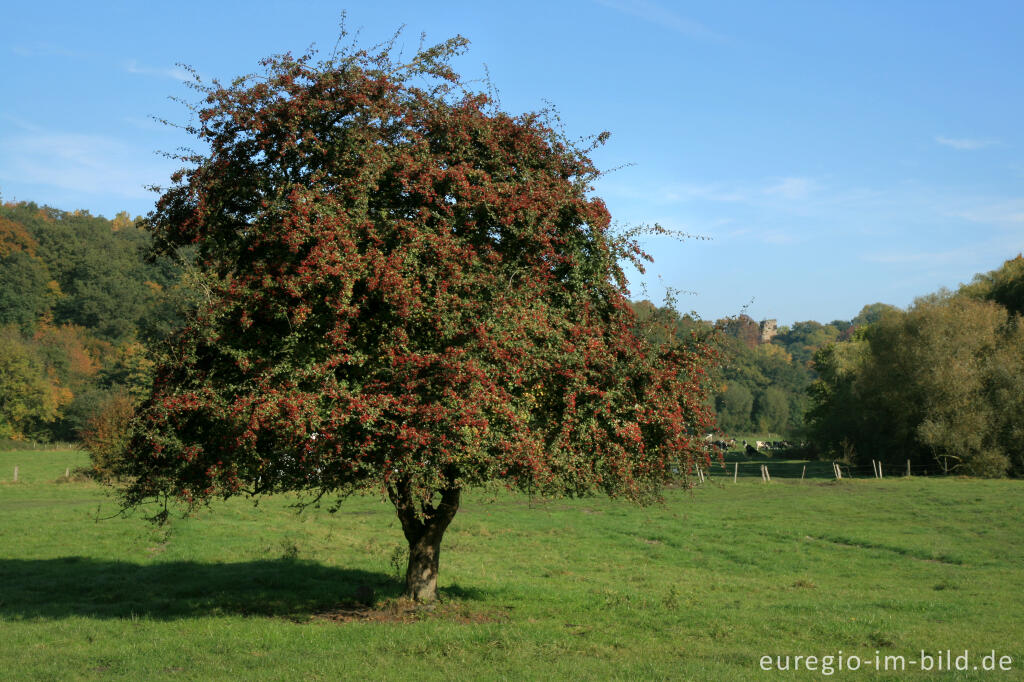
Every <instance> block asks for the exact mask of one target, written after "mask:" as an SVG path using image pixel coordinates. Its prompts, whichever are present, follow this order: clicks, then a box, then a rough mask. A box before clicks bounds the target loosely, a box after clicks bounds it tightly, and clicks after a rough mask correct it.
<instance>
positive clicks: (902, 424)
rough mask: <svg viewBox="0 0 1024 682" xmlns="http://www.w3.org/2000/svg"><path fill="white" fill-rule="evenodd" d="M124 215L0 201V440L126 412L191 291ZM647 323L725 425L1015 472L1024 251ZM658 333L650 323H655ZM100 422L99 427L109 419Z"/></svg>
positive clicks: (75, 430)
mask: <svg viewBox="0 0 1024 682" xmlns="http://www.w3.org/2000/svg"><path fill="white" fill-rule="evenodd" d="M149 254H150V236H149V234H148V233H147V232H146V231H145V230H144V229H142V228H141V227H140V226H139V221H138V220H137V219H132V218H131V217H130V216H128V214H127V213H121V214H118V215H117V216H115V217H114V219H112V220H108V219H106V218H103V217H99V216H93V215H90V214H89V213H88V212H86V211H73V212H66V211H61V210H57V209H54V208H50V207H46V206H38V205H36V204H34V203H31V202H18V203H11V202H8V203H5V204H3V205H2V206H0V440H2V439H14V440H20V439H32V440H38V441H56V440H60V441H72V440H77V439H79V438H80V437H81V434H82V432H83V429H85V428H86V427H87V426H88V425H90V424H91V425H92V427H93V432H94V434H95V432H96V431H97V428H98V429H99V431H101V432H102V431H103V424H104V423H105V421H104V420H106V422H110V421H113V422H117V421H118V420H121V421H123V420H124V419H127V417H128V415H130V413H131V405H132V404H134V403H136V402H137V401H138V400H140V399H141V398H143V397H144V396H145V395H146V394H147V393H148V390H149V385H150V382H151V380H152V375H151V367H152V365H151V361H150V360H149V357H148V355H147V350H146V348H147V346H151V345H152V344H154V343H157V342H158V341H159V340H160V339H162V338H164V337H165V336H166V335H167V334H168V333H169V332H170V331H171V330H173V329H175V328H177V327H178V326H180V325H181V324H182V322H183V320H184V319H185V315H186V314H187V311H188V310H189V309H190V308H191V307H192V306H194V305H195V302H196V301H197V300H198V297H199V296H200V292H201V290H202V289H201V287H200V286H199V285H198V281H197V279H196V275H195V272H194V270H193V269H192V268H190V267H189V262H190V260H189V257H188V254H187V253H180V254H179V255H178V257H177V258H174V259H170V258H166V257H161V258H152V257H150V255H149ZM633 307H634V310H635V311H636V312H637V314H638V316H639V317H641V318H643V319H650V318H652V317H655V318H659V319H660V320H661V321H662V322H663V323H664V324H662V325H660V326H659V325H655V326H653V327H651V328H652V329H655V330H657V329H659V328H660V329H663V330H664V331H665V333H676V334H683V335H690V334H696V335H699V336H700V337H702V338H704V339H707V340H711V341H713V343H714V344H715V346H716V347H717V349H718V358H719V366H718V368H717V369H716V370H715V372H716V375H715V386H716V390H715V391H714V393H713V396H712V400H713V402H714V404H713V408H714V411H715V413H716V415H717V418H718V425H719V428H720V429H721V431H723V432H724V433H725V434H728V435H747V434H755V433H758V434H777V435H778V437H779V438H790V439H800V440H809V441H811V442H812V443H813V445H814V447H815V448H816V449H817V451H818V452H819V453H820V454H821V455H822V456H829V457H841V458H845V459H847V460H849V461H851V462H854V463H859V462H860V460H862V459H863V460H865V461H866V460H869V459H880V460H882V461H884V462H886V463H888V464H889V465H891V466H902V465H903V464H904V463H905V462H906V461H907V460H910V461H911V462H912V463H913V464H914V465H915V466H920V465H930V466H933V467H935V468H936V469H938V470H945V471H949V472H962V473H966V474H975V475H995V476H999V475H1006V474H1011V475H1016V476H1019V475H1022V474H1024V328H1022V326H1021V324H1020V316H1021V314H1022V311H1024V259H1022V258H1021V257H1020V256H1018V257H1017V258H1015V259H1012V260H1009V261H1007V262H1006V263H1005V264H1004V265H1003V266H1002V267H1001V268H1000V269H998V270H995V271H993V272H989V273H985V274H980V275H977V276H976V277H975V278H974V280H973V281H972V282H971V283H970V284H967V285H964V286H962V287H960V289H958V290H957V291H955V292H949V291H941V292H938V293H935V294H931V295H927V296H924V297H922V298H920V299H918V300H917V301H915V303H914V304H913V305H912V306H910V307H909V308H908V309H907V310H901V309H899V308H896V307H894V306H890V305H886V304H883V303H874V304H871V305H867V306H865V307H864V308H863V309H862V310H861V311H860V313H859V314H858V315H857V316H856V317H854V318H853V319H850V320H832V321H831V322H828V323H820V322H815V321H813V320H809V321H805V322H797V323H795V324H793V325H791V326H782V327H779V328H778V330H777V333H776V334H774V335H773V336H771V338H770V339H769V338H765V337H764V336H762V329H761V325H760V324H759V322H758V321H756V320H753V319H752V318H750V317H749V316H747V315H745V314H741V315H738V316H735V317H730V318H724V319H721V320H717V321H715V322H710V321H704V320H698V319H695V318H693V317H691V316H686V315H679V314H678V313H676V312H675V311H674V310H673V309H672V308H671V307H665V306H660V307H659V306H656V305H655V304H653V303H651V302H650V301H640V302H636V303H634V304H633ZM654 333H657V332H654ZM111 429H113V430H114V431H116V429H114V428H113V427H111Z"/></svg>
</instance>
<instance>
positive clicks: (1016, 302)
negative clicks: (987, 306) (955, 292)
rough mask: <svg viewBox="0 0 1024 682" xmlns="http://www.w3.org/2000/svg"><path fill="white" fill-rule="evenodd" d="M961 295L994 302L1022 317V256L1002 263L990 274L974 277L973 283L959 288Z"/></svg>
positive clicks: (1023, 298) (1023, 310)
mask: <svg viewBox="0 0 1024 682" xmlns="http://www.w3.org/2000/svg"><path fill="white" fill-rule="evenodd" d="M959 293H961V294H962V295H965V296H969V297H971V298H979V299H983V300H987V301H995V302H996V303H998V304H999V305H1001V306H1003V307H1005V308H1006V309H1007V310H1010V311H1011V312H1014V313H1016V314H1018V315H1024V256H1021V254H1017V257H1016V258H1011V259H1010V260H1008V261H1006V262H1005V263H1003V265H1002V266H1001V267H1000V268H998V269H996V270H992V271H991V272H986V273H984V274H979V275H975V276H974V281H972V282H971V283H970V284H967V285H964V286H963V287H961V288H960V292H959Z"/></svg>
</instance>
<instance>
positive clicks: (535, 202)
mask: <svg viewBox="0 0 1024 682" xmlns="http://www.w3.org/2000/svg"><path fill="white" fill-rule="evenodd" d="M465 44H466V41H465V40H463V39H461V38H455V39H452V40H449V41H447V42H445V43H442V44H439V45H437V46H435V47H432V48H429V49H422V50H420V51H419V52H418V53H417V54H416V55H415V56H414V57H413V58H411V59H409V60H408V61H407V62H406V63H404V64H399V63H396V62H395V61H394V60H393V59H392V57H391V52H390V50H389V48H386V47H385V48H382V49H381V50H380V51H379V52H378V51H365V50H359V49H356V48H351V49H349V50H347V51H344V52H342V53H341V54H336V55H334V56H333V57H331V58H330V59H328V60H326V61H320V62H317V61H316V60H315V59H314V57H313V55H311V54H307V55H305V56H302V57H299V58H293V57H291V56H288V55H286V56H278V57H273V58H269V59H266V60H264V61H263V62H262V64H263V66H264V68H265V73H264V74H263V75H261V76H260V77H250V78H243V79H239V80H236V81H234V82H233V83H232V84H231V85H221V84H219V83H217V82H214V83H213V84H211V85H199V86H198V87H199V88H200V90H201V91H202V93H203V96H204V99H203V101H202V103H201V105H200V106H199V107H197V113H198V119H197V120H198V123H197V127H195V128H193V129H192V132H193V133H194V134H195V135H196V136H197V137H198V138H199V140H200V141H201V143H202V144H203V145H204V147H208V148H209V153H208V154H206V155H203V156H194V157H190V158H188V159H187V162H188V165H187V166H186V168H184V169H183V170H181V171H179V172H178V173H177V174H176V175H175V176H174V178H173V180H174V183H175V184H174V185H173V186H172V187H170V188H169V189H167V190H166V191H165V192H164V193H163V195H162V196H161V198H160V200H159V202H158V204H157V208H156V210H155V211H154V212H153V213H152V214H150V215H149V216H148V218H147V222H148V226H149V228H150V229H151V230H152V232H153V234H154V235H155V237H156V243H157V245H158V248H159V249H162V250H165V251H169V250H173V249H176V248H179V247H180V246H182V245H194V248H195V250H196V263H197V267H198V268H200V269H201V271H202V273H204V279H203V286H204V287H205V298H204V300H203V302H202V303H201V305H200V307H199V310H198V312H196V313H195V314H194V316H193V317H192V319H191V320H190V322H189V323H188V324H187V326H186V327H185V328H184V329H183V330H182V331H181V332H180V333H179V334H177V335H176V336H175V337H174V338H173V339H172V341H171V342H170V343H169V344H167V345H166V346H164V347H163V351H162V357H160V358H159V361H158V363H157V367H156V379H155V384H154V389H153V393H152V395H151V396H150V397H149V398H148V399H147V400H146V401H145V402H144V403H143V404H142V405H141V406H140V409H139V411H138V416H137V417H136V419H135V421H134V434H133V436H132V438H131V442H130V446H129V453H130V454H129V457H128V458H127V459H126V460H125V466H124V468H123V470H122V471H121V472H119V473H121V474H122V475H123V476H124V477H125V480H127V481H130V484H129V485H127V486H126V487H125V488H123V490H122V495H123V502H124V503H125V505H126V506H127V507H132V506H138V505H140V504H143V503H145V502H147V501H151V500H153V499H158V500H163V501H164V502H165V503H166V501H168V500H174V499H178V500H181V501H183V502H184V503H185V504H186V505H187V506H188V508H193V507H195V506H196V505H200V504H203V503H207V502H209V501H210V500H211V499H212V498H216V497H220V498H228V497H231V496H233V495H239V494H249V495H261V494H266V493H276V492H283V491H306V492H308V493H309V494H310V495H312V496H314V497H315V498H317V499H319V498H320V496H322V495H325V494H331V495H334V494H337V495H338V496H339V500H340V499H341V498H343V497H344V496H345V495H346V494H349V493H352V492H354V491H358V490H371V491H373V490H376V491H380V492H381V493H383V494H386V495H387V496H388V498H389V499H390V500H391V502H392V503H393V504H394V506H395V509H396V510H397V513H398V517H399V519H400V521H401V525H402V529H403V531H404V533H405V537H406V538H407V540H408V543H409V565H408V571H407V574H406V589H407V593H408V595H409V596H410V597H412V598H415V599H417V600H431V599H434V598H435V594H436V580H437V568H438V557H439V551H440V544H441V539H442V536H443V534H444V532H445V529H446V528H447V527H448V525H449V523H450V522H451V521H452V518H453V517H454V516H455V513H456V511H457V510H458V508H459V501H460V496H461V493H462V491H463V490H464V489H466V488H467V487H471V486H482V485H486V484H489V483H492V482H500V483H504V484H505V485H507V486H508V487H510V488H513V489H519V490H523V491H528V492H530V493H531V494H550V495H586V494H590V493H594V492H604V493H607V494H608V495H612V496H621V497H625V498H629V499H633V500H638V501H643V500H649V499H652V498H656V497H657V495H658V492H659V490H660V488H661V486H663V485H664V484H665V483H667V482H670V481H678V480H680V479H682V478H684V477H685V476H686V475H687V472H689V471H690V470H691V467H692V466H693V464H694V461H695V458H700V457H707V454H706V451H705V449H704V446H703V445H702V440H701V436H702V435H703V434H704V432H705V430H706V429H707V428H709V426H710V425H709V421H710V419H709V415H708V413H707V412H706V410H705V409H704V408H703V407H702V404H703V397H704V391H705V385H704V378H703V377H704V375H703V372H704V366H705V364H706V362H707V361H708V355H709V353H708V351H707V349H706V348H705V347H704V346H703V345H701V344H700V343H699V342H697V341H695V340H691V341H685V340H684V341H679V342H675V343H663V344H661V345H660V346H658V347H655V346H654V345H653V344H650V343H648V342H646V341H644V339H643V338H642V337H641V336H640V335H638V334H637V333H636V332H635V325H636V324H637V319H636V316H635V315H634V313H633V311H632V310H631V308H630V306H629V302H628V300H627V298H626V293H627V290H626V281H625V278H624V276H623V272H622V270H621V269H620V260H621V259H623V258H626V257H628V258H632V259H633V260H634V261H636V262H638V264H639V261H640V260H641V256H642V254H641V252H640V250H639V248H638V247H637V246H636V245H635V243H633V242H632V241H630V240H627V239H624V238H617V237H616V236H614V235H613V234H612V233H611V231H610V226H609V223H610V217H609V214H608V211H607V209H606V208H605V205H604V203H603V202H602V201H601V200H600V199H597V198H592V197H590V196H589V192H590V191H591V182H592V181H593V179H594V178H595V177H596V176H597V174H598V173H597V171H596V170H595V167H594V166H593V164H592V162H591V161H590V159H589V158H588V151H589V148H581V147H578V146H576V145H574V144H573V143H571V142H570V141H569V140H567V139H566V138H565V137H564V136H563V135H561V134H560V133H558V132H557V131H556V130H555V129H553V128H552V126H551V125H549V123H548V119H547V118H546V116H545V115H544V114H535V113H531V114H524V115H519V116H513V115H509V114H507V113H504V112H502V111H500V110H498V109H497V107H496V105H495V104H494V103H493V102H492V101H491V100H490V99H489V98H488V97H487V96H485V95H482V94H478V93H473V92H470V91H468V90H467V89H466V88H465V86H464V85H463V83H462V82H461V81H460V79H459V77H458V76H457V74H456V73H455V72H454V71H453V70H452V69H451V68H450V66H449V65H448V60H449V58H450V57H452V56H453V55H454V54H457V53H459V52H460V51H461V50H462V49H463V47H464V45H465ZM604 137H605V136H601V137H600V138H598V140H599V141H601V142H603V140H604ZM307 499H308V498H307ZM166 513H167V507H166V506H164V507H163V508H162V510H161V511H160V512H158V514H157V516H158V517H162V518H164V517H166Z"/></svg>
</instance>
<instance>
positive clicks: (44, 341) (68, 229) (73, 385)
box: [0, 202, 195, 441]
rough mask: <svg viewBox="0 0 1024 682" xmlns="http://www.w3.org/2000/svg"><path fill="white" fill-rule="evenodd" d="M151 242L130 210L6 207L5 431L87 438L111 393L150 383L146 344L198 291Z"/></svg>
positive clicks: (0, 321) (2, 301)
mask: <svg viewBox="0 0 1024 682" xmlns="http://www.w3.org/2000/svg"><path fill="white" fill-rule="evenodd" d="M149 246H150V237H149V235H148V233H147V232H145V231H144V230H142V229H140V228H139V227H137V225H136V220H133V219H132V218H130V217H129V216H128V214H127V213H121V214H118V215H117V216H116V217H115V218H114V219H113V220H108V219H106V218H102V217H97V216H93V215H90V214H89V213H88V212H86V211H74V212H66V211H60V210H57V209H54V208H49V207H45V206H38V205H36V204H34V203H30V202H18V203H11V202H8V203H5V204H4V205H3V206H2V207H0V439H31V440H39V441H54V440H59V441H71V440H76V439H78V437H79V434H80V432H81V430H82V428H83V427H84V426H85V425H86V423H87V422H88V421H89V419H90V418H92V417H93V416H95V415H97V414H98V413H100V412H102V411H103V410H104V409H105V408H106V407H108V406H109V404H110V403H111V401H118V400H120V401H122V402H124V401H126V400H128V401H131V400H135V399H138V398H140V397H141V396H143V395H144V394H145V393H146V392H147V391H148V387H149V383H150V381H151V376H150V362H149V360H148V359H147V355H146V351H145V346H146V344H147V343H149V342H151V341H155V340H157V339H159V338H162V337H164V336H165V335H166V334H167V333H168V332H169V331H170V330H171V329H173V328H175V327H177V326H179V325H180V324H181V320H182V319H183V314H184V311H185V310H186V309H187V307H188V305H189V301H190V300H191V297H193V296H194V291H195V287H191V286H189V277H188V271H187V269H184V268H183V267H182V265H181V264H180V263H177V262H174V261H172V260H170V259H167V258H161V259H155V260H150V259H148V258H147V254H148V252H149V250H150V249H149Z"/></svg>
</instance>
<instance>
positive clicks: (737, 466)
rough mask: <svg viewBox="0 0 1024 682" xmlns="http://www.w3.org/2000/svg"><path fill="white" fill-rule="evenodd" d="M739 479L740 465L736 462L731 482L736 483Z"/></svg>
mask: <svg viewBox="0 0 1024 682" xmlns="http://www.w3.org/2000/svg"><path fill="white" fill-rule="evenodd" d="M739 477H740V463H739V462H736V463H735V465H734V466H733V468H732V482H733V483H736V481H737V480H738V479H739Z"/></svg>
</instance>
